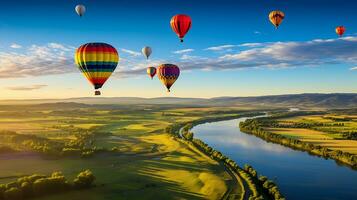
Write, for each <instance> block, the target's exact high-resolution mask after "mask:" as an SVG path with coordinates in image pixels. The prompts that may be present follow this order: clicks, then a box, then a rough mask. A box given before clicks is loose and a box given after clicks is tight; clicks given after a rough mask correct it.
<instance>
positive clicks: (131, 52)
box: [120, 49, 141, 56]
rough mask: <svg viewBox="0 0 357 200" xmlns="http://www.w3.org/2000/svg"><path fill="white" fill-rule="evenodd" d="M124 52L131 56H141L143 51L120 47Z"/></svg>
mask: <svg viewBox="0 0 357 200" xmlns="http://www.w3.org/2000/svg"><path fill="white" fill-rule="evenodd" d="M120 50H121V51H122V52H124V53H127V54H129V55H131V56H140V55H141V53H140V52H137V51H132V50H129V49H120Z"/></svg>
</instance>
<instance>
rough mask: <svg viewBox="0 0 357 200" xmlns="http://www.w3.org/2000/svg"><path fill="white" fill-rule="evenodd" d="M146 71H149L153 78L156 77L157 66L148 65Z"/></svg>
mask: <svg viewBox="0 0 357 200" xmlns="http://www.w3.org/2000/svg"><path fill="white" fill-rule="evenodd" d="M146 72H147V73H148V75H149V76H150V78H151V79H153V78H154V76H155V74H156V68H155V67H148V68H147V69H146Z"/></svg>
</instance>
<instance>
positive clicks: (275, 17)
mask: <svg viewBox="0 0 357 200" xmlns="http://www.w3.org/2000/svg"><path fill="white" fill-rule="evenodd" d="M284 18H285V14H284V13H283V12H281V11H279V10H274V11H271V12H270V13H269V20H270V22H271V23H272V24H273V25H274V26H275V28H276V29H277V28H278V27H279V25H280V24H281V22H283V20H284Z"/></svg>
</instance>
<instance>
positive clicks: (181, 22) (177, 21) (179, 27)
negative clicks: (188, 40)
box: [170, 14, 192, 42]
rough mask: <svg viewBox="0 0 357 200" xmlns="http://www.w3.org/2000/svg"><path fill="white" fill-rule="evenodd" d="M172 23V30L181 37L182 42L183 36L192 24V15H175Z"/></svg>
mask: <svg viewBox="0 0 357 200" xmlns="http://www.w3.org/2000/svg"><path fill="white" fill-rule="evenodd" d="M170 25H171V28H172V30H173V31H174V32H175V33H176V34H177V36H178V37H179V38H180V40H181V42H183V38H184V37H185V35H186V33H187V32H188V31H189V30H190V28H191V25H192V21H191V17H190V16H188V15H183V14H180V15H175V16H173V17H172V18H171V21H170Z"/></svg>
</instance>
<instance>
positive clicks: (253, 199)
mask: <svg viewBox="0 0 357 200" xmlns="http://www.w3.org/2000/svg"><path fill="white" fill-rule="evenodd" d="M192 126H193V125H192V124H191V123H190V124H186V125H185V126H183V128H182V130H181V134H182V137H183V139H185V140H187V141H188V142H191V143H192V144H193V145H194V146H195V147H196V148H197V149H199V150H200V151H202V152H204V153H205V154H206V155H208V156H210V157H211V158H212V159H214V160H216V161H218V162H222V163H223V164H224V165H226V166H227V167H229V168H230V169H231V170H232V171H234V172H235V173H238V174H239V175H240V176H241V177H242V178H243V179H244V180H245V181H246V182H247V184H248V186H249V188H250V190H251V191H252V192H253V194H252V195H251V196H250V197H249V200H262V199H264V197H266V196H268V197H269V198H270V199H274V200H285V198H284V197H283V196H282V195H281V193H280V191H279V189H278V187H277V186H276V184H275V183H274V182H272V181H271V180H265V181H260V180H259V179H258V173H257V172H256V171H255V170H254V169H253V168H252V167H250V166H249V168H246V169H242V168H241V167H240V166H239V165H238V164H237V163H236V162H235V161H234V160H232V159H230V158H229V157H227V156H225V155H224V154H222V153H221V152H220V151H217V150H215V149H213V148H212V147H210V146H209V145H208V144H206V143H205V142H203V141H202V140H200V139H197V138H194V137H193V135H194V134H193V133H192V132H191V131H190V129H191V128H192ZM266 181H269V183H272V184H269V185H268V184H265V182H266ZM264 184H265V185H264ZM268 186H269V187H268Z"/></svg>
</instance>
